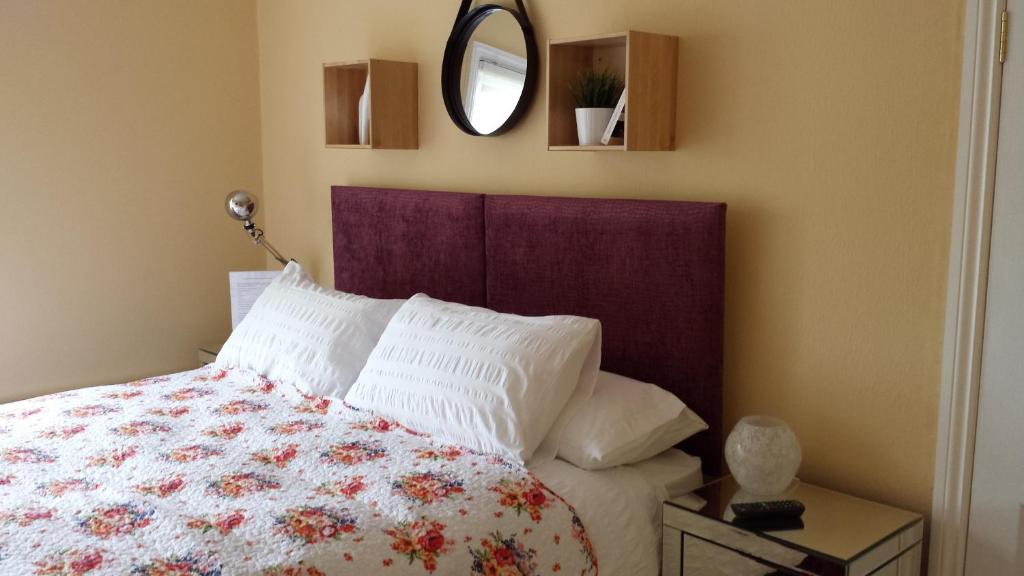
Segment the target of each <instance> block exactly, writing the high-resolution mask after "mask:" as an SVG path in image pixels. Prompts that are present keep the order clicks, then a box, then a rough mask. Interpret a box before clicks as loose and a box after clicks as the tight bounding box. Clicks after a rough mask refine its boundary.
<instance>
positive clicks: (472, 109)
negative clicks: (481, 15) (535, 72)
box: [461, 10, 526, 134]
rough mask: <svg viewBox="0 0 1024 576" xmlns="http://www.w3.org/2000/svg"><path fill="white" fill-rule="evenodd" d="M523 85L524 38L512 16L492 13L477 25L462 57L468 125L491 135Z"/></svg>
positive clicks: (464, 107)
mask: <svg viewBox="0 0 1024 576" xmlns="http://www.w3.org/2000/svg"><path fill="white" fill-rule="evenodd" d="M525 84H526V39H525V38H524V37H523V30H522V28H521V27H520V26H519V23H518V22H517V21H516V19H515V17H514V16H513V15H512V14H510V13H508V12H506V11H504V10H501V11H497V12H492V13H491V14H490V15H489V16H488V17H487V18H486V19H484V21H483V22H481V23H480V25H479V26H477V28H476V30H474V31H473V35H472V36H471V37H470V39H469V42H468V43H467V44H466V52H465V55H464V56H463V60H462V82H461V86H462V105H463V109H464V110H465V112H466V117H467V118H468V119H469V122H470V124H472V125H473V128H474V129H475V130H476V131H477V132H479V133H480V134H490V133H491V132H494V131H495V130H497V129H498V128H500V127H501V125H502V124H504V123H505V121H506V120H508V117H509V116H511V115H512V112H513V111H514V110H515V108H516V105H517V104H518V103H519V97H520V95H521V94H522V93H523V87H524V86H525Z"/></svg>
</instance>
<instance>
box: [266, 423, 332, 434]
mask: <svg viewBox="0 0 1024 576" xmlns="http://www.w3.org/2000/svg"><path fill="white" fill-rule="evenodd" d="M323 427H324V425H323V424H322V423H321V422H312V421H310V420H290V421H288V422H282V423H280V424H276V425H274V426H271V427H270V431H271V432H272V433H274V434H278V435H280V436H291V435H292V434H302V433H303V432H312V431H313V430H319V429H321V428H323Z"/></svg>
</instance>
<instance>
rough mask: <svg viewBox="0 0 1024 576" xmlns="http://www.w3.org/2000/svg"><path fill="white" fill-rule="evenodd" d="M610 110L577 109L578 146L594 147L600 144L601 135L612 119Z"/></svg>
mask: <svg viewBox="0 0 1024 576" xmlns="http://www.w3.org/2000/svg"><path fill="white" fill-rule="evenodd" d="M612 110H613V109H612V108H577V109H576V135H577V136H578V137H579V139H580V146H595V145H597V144H600V143H601V134H603V133H604V129H605V127H606V126H608V120H609V119H610V118H611V117H612Z"/></svg>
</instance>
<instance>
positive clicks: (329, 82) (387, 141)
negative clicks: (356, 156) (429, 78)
mask: <svg viewBox="0 0 1024 576" xmlns="http://www.w3.org/2000/svg"><path fill="white" fill-rule="evenodd" d="M323 67H324V136H325V137H324V140H325V144H326V146H327V147H328V148H362V149H371V148H373V149H382V148H391V149H416V148H419V130H418V124H419V112H418V106H419V104H418V88H417V86H418V80H417V65H416V63H414V62H393V61H390V60H376V59H370V60H356V61H351V62H333V63H328V64H324V65H323Z"/></svg>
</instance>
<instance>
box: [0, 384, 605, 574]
mask: <svg viewBox="0 0 1024 576" xmlns="http://www.w3.org/2000/svg"><path fill="white" fill-rule="evenodd" d="M0 422H3V423H4V427H3V428H4V430H5V433H3V434H0V574H26V575H30V574H40V575H44V576H58V575H60V576H107V575H135V576H139V575H141V576H168V575H177V576H186V575H187V576H225V575H226V574H246V575H252V576H260V575H262V576H328V575H333V574H384V575H394V576H407V575H412V574H418V575H425V574H467V573H468V574H485V575H494V576H497V575H524V574H526V575H529V574H540V573H542V572H543V573H544V574H550V573H553V572H557V573H559V574H561V573H565V574H571V575H572V576H595V575H596V574H597V558H596V556H595V551H594V548H593V544H592V543H591V542H590V539H589V537H588V536H587V533H586V530H585V529H584V527H583V524H582V522H580V520H579V517H578V516H577V515H576V514H575V511H574V510H573V509H572V508H571V507H570V506H569V505H568V504H567V503H565V502H564V501H563V500H561V499H560V498H559V497H558V496H557V494H555V493H554V492H551V491H550V490H548V489H547V487H545V486H544V485H543V484H542V483H540V482H539V481H538V480H536V479H535V478H534V477H533V476H532V475H531V474H530V473H529V472H528V471H527V470H526V469H525V468H522V467H521V466H519V465H517V464H515V463H513V462H509V461H507V460H504V459H502V458H500V457H498V456H494V455H491V454H481V453H478V452H474V451H472V450H468V449H466V448H462V447H459V446H453V445H447V444H443V443H441V442H438V441H436V440H433V439H431V438H430V437H428V436H425V435H421V434H418V433H417V432H416V431H414V430H410V429H409V428H407V427H405V426H403V425H402V424H401V423H399V422H396V421H394V420H390V419H387V418H381V417H378V416H376V415H374V414H372V413H369V412H363V411H358V410H355V409H352V408H351V407H348V406H346V405H345V404H344V403H343V402H340V401H337V400H330V399H325V398H320V397H314V396H307V395H303V394H301V393H300V392H299V391H298V390H296V389H295V388H294V387H292V386H290V385H285V384H281V383H274V382H270V381H268V380H266V379H265V378H262V377H260V376H258V375H256V374H254V373H252V372H248V371H244V370H221V369H218V368H214V367H212V366H210V367H206V368H203V369H200V370H196V371H192V372H185V373H182V374H175V375H171V376H166V377H159V378H150V379H145V380H139V381H136V382H133V383H130V384H125V385H121V386H104V387H98V388H85V389H81V390H76V391H74V392H72V393H62V394H60V395H52V396H45V397H42V398H37V399H32V400H27V401H24V402H17V403H14V404H9V405H0Z"/></svg>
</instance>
